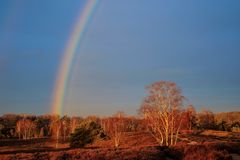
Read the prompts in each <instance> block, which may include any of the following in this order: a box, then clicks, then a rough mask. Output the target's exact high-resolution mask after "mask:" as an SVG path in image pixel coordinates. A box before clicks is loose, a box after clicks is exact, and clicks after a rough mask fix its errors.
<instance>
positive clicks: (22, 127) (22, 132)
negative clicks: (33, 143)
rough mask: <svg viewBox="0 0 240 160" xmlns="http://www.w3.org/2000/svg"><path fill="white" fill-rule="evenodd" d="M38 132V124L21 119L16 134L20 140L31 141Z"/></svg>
mask: <svg viewBox="0 0 240 160" xmlns="http://www.w3.org/2000/svg"><path fill="white" fill-rule="evenodd" d="M35 131H36V124H35V123H34V122H32V121H31V120H29V119H25V118H24V119H21V120H19V121H18V122H17V124H16V132H17V133H18V137H19V139H20V138H21V137H22V138H23V139H29V138H32V137H33V136H34V133H35Z"/></svg>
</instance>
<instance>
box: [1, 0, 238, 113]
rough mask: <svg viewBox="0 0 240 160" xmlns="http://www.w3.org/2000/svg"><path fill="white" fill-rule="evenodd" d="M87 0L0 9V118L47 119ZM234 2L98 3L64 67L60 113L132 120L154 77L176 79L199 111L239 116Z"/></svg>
mask: <svg viewBox="0 0 240 160" xmlns="http://www.w3.org/2000/svg"><path fill="white" fill-rule="evenodd" d="M91 2H93V3H95V0H93V1H91ZM86 3H87V1H85V0H84V1H77V0H75V1H72V3H67V2H59V1H51V2H49V1H38V2H33V1H31V0H26V1H24V2H18V1H14V0H12V1H1V2H0V22H1V23H0V35H1V36H0V88H1V89H0V106H1V107H0V108H1V110H0V115H4V114H6V113H14V114H16V113H17V114H19V113H27V114H35V115H43V114H51V110H52V103H53V101H54V100H53V95H54V94H55V93H54V90H55V89H54V88H55V87H56V83H57V81H59V78H58V77H59V76H58V72H59V71H60V68H61V65H62V62H63V58H62V57H64V54H65V50H66V48H67V46H68V45H69V43H70V41H71V37H72V36H73V35H72V33H73V30H74V28H75V27H76V26H77V25H76V24H77V22H78V20H80V21H81V18H80V19H79V13H82V12H84V9H85V5H86ZM239 5H240V1H237V0H235V1H231V2H227V1H221V2H219V1H211V2H209V1H198V2H187V1H181V2H179V1H172V2H169V1H158V0H153V1H151V2H147V1H142V0H140V1H139V0H133V1H127V0H122V1H117V0H113V1H103V0H99V2H98V4H97V5H96V8H95V9H94V11H93V9H92V10H89V13H88V17H87V20H86V23H84V27H83V30H82V32H83V33H82V35H81V37H80V38H78V39H79V42H77V43H76V46H75V51H73V52H72V54H73V56H72V60H71V61H69V69H68V70H67V71H68V72H66V74H65V79H66V80H65V81H66V82H65V83H66V84H64V85H66V86H62V87H63V89H62V90H63V98H62V106H63V107H59V108H62V114H63V115H65V114H66V115H74V116H76V115H77V116H81V117H86V116H88V115H97V116H110V115H113V114H114V113H116V112H117V111H124V112H125V113H126V114H127V115H137V110H138V109H139V108H140V105H141V103H142V101H143V99H144V97H145V96H146V95H147V91H146V89H145V87H146V86H147V85H149V84H151V83H153V82H157V81H160V80H166V81H172V82H175V83H176V84H177V86H178V87H180V88H181V90H182V95H183V96H185V97H186V98H187V99H188V101H189V103H190V104H192V105H193V106H194V107H195V108H196V110H197V111H198V112H199V111H201V109H203V108H207V109H210V110H211V111H213V112H214V113H217V112H232V111H237V112H239V111H240V98H239V97H240V74H238V71H239V69H240V64H239V62H238V60H239V59H240V54H239V53H240V45H239V44H240V19H239V16H240V10H239V7H238V6H239ZM90 12H91V14H90Z"/></svg>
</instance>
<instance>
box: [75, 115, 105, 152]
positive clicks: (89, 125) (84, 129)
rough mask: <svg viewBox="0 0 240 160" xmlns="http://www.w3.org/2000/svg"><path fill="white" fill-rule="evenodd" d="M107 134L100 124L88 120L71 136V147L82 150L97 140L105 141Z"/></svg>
mask: <svg viewBox="0 0 240 160" xmlns="http://www.w3.org/2000/svg"><path fill="white" fill-rule="evenodd" d="M104 137H105V134H104V132H103V129H102V128H101V126H100V124H98V123H96V122H95V121H90V120H86V121H83V122H81V123H80V125H79V127H78V128H77V129H76V130H75V131H74V133H73V134H71V137H70V147H72V148H82V147H84V146H85V145H87V144H89V143H93V142H94V141H95V140H97V139H103V138H104Z"/></svg>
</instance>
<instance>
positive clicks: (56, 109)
mask: <svg viewBox="0 0 240 160" xmlns="http://www.w3.org/2000/svg"><path fill="white" fill-rule="evenodd" d="M97 3H98V0H87V1H86V4H85V6H84V8H83V10H82V11H80V14H79V18H78V19H77V23H76V24H75V27H74V29H73V31H72V33H71V35H70V38H69V41H68V43H67V45H66V47H65V52H64V54H63V58H62V62H61V64H60V67H59V71H58V74H57V78H56V83H55V88H54V91H53V98H52V104H51V111H50V112H51V113H52V114H58V115H62V109H63V103H64V96H65V90H66V86H67V83H68V79H69V76H70V71H71V66H72V64H73V60H74V55H75V54H76V49H77V47H78V43H79V41H80V40H81V38H82V37H83V34H84V31H85V30H86V26H87V24H88V22H89V20H90V18H91V17H92V14H93V12H94V10H95V9H96V6H97Z"/></svg>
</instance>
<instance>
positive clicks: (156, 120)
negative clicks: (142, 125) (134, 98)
mask: <svg viewBox="0 0 240 160" xmlns="http://www.w3.org/2000/svg"><path fill="white" fill-rule="evenodd" d="M147 89H148V91H149V95H148V96H147V97H146V98H145V99H144V101H143V104H142V106H141V109H140V112H141V113H142V115H143V117H144V119H145V120H146V122H147V125H148V128H149V131H150V132H151V133H152V135H153V137H154V138H155V139H156V140H157V142H158V143H159V144H160V145H166V146H169V145H175V144H176V143H177V139H178V133H179V130H180V127H181V123H182V111H181V107H182V106H183V100H184V99H185V98H184V97H183V96H182V95H181V90H180V88H178V87H177V85H176V84H175V83H173V82H167V81H160V82H156V83H153V84H151V85H150V86H148V87H147Z"/></svg>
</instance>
